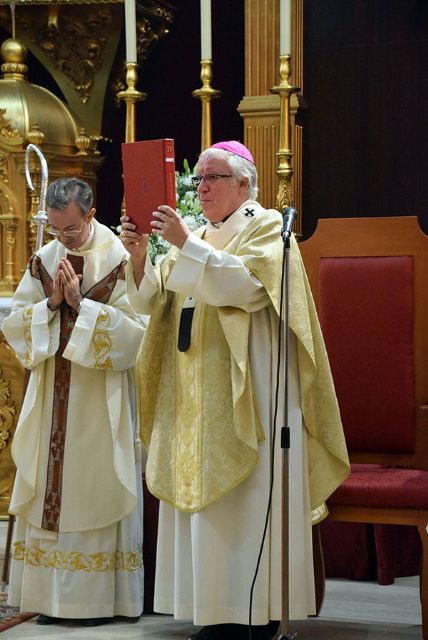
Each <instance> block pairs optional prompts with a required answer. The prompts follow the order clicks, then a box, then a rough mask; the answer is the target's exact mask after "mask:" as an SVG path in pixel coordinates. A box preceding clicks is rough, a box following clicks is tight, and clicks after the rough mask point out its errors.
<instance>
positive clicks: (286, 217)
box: [281, 207, 298, 240]
mask: <svg viewBox="0 0 428 640" xmlns="http://www.w3.org/2000/svg"><path fill="white" fill-rule="evenodd" d="M297 215H298V214H297V209H295V208H294V207H285V209H284V210H283V212H282V229H281V236H282V238H283V240H286V239H287V238H289V237H290V236H291V232H292V231H293V227H294V223H295V222H296V219H297Z"/></svg>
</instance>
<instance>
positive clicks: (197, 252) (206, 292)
mask: <svg viewBox="0 0 428 640" xmlns="http://www.w3.org/2000/svg"><path fill="white" fill-rule="evenodd" d="M166 288H167V289H169V290H170V291H175V292H177V293H182V294H185V295H187V296H194V297H195V298H197V299H198V300H199V301H200V302H203V303H206V304H210V305H212V306H216V307H223V306H225V307H226V306H231V307H238V308H240V309H243V310H244V311H247V312H253V311H258V310H259V309H262V308H263V307H266V306H267V305H268V304H269V302H270V300H269V296H268V294H267V293H266V291H265V289H264V287H263V285H262V283H261V282H260V281H259V280H258V279H257V278H256V277H255V276H254V275H253V274H252V273H251V272H250V271H249V269H248V268H247V267H246V266H245V264H244V262H243V261H242V259H241V258H240V257H239V256H236V255H232V254H230V253H227V252H226V251H220V250H218V249H214V248H213V247H212V246H211V245H210V244H209V243H208V242H205V241H204V240H202V239H201V238H198V237H197V236H195V235H193V234H191V235H190V236H189V237H188V238H187V240H186V242H185V244H184V246H183V248H182V250H181V252H180V255H179V257H178V258H177V262H176V264H175V266H174V268H173V269H172V271H171V275H170V276H169V278H168V280H167V282H166Z"/></svg>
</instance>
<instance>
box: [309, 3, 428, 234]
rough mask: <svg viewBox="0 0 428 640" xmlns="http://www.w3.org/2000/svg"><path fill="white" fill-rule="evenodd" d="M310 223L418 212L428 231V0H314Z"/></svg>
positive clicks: (311, 25) (311, 5)
mask: <svg viewBox="0 0 428 640" xmlns="http://www.w3.org/2000/svg"><path fill="white" fill-rule="evenodd" d="M304 74H305V77H304V87H305V99H306V103H307V110H306V112H305V113H304V114H303V115H302V122H303V127H304V137H303V140H304V142H303V144H304V149H303V209H304V211H303V225H304V230H303V231H304V236H305V237H308V236H309V235H311V234H312V232H313V231H314V229H315V227H316V221H317V219H318V218H325V217H366V216H395V215H417V216H418V217H419V220H420V224H421V226H422V228H423V229H424V230H425V232H428V186H427V171H428V159H427V154H426V149H427V147H428V126H427V124H426V114H427V113H428V3H427V2H426V1H425V0H305V2H304Z"/></svg>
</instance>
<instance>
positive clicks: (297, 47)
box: [238, 0, 303, 231]
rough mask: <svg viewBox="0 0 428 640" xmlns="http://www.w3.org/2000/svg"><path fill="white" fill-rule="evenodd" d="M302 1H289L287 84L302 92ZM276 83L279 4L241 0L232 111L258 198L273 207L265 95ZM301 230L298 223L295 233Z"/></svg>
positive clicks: (296, 187)
mask: <svg viewBox="0 0 428 640" xmlns="http://www.w3.org/2000/svg"><path fill="white" fill-rule="evenodd" d="M302 34H303V0H293V2H292V32H291V41H292V59H291V71H292V74H291V80H292V82H293V84H295V85H298V86H299V87H300V88H301V90H302V88H303V46H302ZM278 82H279V0H245V96H244V98H243V99H242V101H241V103H240V105H239V107H238V111H239V113H240V114H241V116H242V118H243V119H244V141H245V144H246V145H247V146H248V147H249V149H250V150H251V152H252V153H253V155H254V158H255V161H256V165H257V169H258V173H259V185H260V195H259V200H260V202H261V203H262V204H263V205H264V206H265V207H275V203H276V197H277V191H278V178H277V173H276V172H277V156H276V153H277V151H278V143H279V115H280V101H279V96H278V95H272V94H271V93H270V89H271V87H273V86H275V85H277V84H278ZM297 108H298V100H297V97H296V96H293V97H292V100H291V127H292V129H291V131H292V134H291V141H292V149H293V154H294V155H293V169H294V175H293V181H292V184H293V191H294V203H295V206H296V208H297V210H298V211H299V213H301V202H302V197H301V190H302V184H301V174H302V171H301V155H302V151H301V150H302V131H301V128H300V127H299V126H297V125H296V124H295V115H296V112H297ZM300 228H301V220H300V221H299V223H298V225H297V226H296V231H299V230H300Z"/></svg>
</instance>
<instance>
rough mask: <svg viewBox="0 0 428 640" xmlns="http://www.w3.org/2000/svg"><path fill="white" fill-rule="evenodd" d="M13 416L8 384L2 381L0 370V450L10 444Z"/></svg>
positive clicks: (12, 404)
mask: <svg viewBox="0 0 428 640" xmlns="http://www.w3.org/2000/svg"><path fill="white" fill-rule="evenodd" d="M15 416H16V406H15V403H14V402H13V400H12V397H11V391H10V382H9V381H7V380H5V379H4V377H3V371H2V369H1V368H0V450H1V449H5V448H6V447H7V445H8V444H9V442H10V438H11V435H12V427H13V421H14V419H15Z"/></svg>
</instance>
